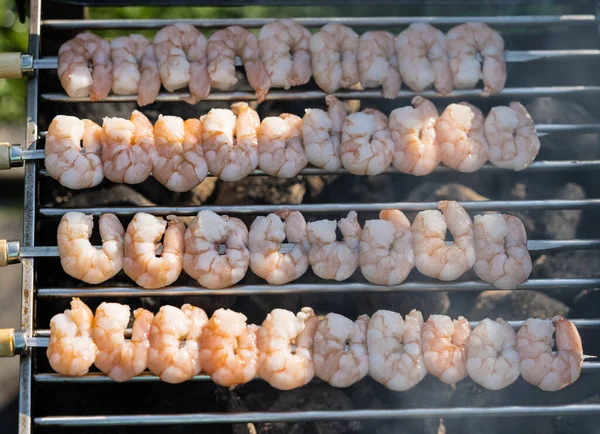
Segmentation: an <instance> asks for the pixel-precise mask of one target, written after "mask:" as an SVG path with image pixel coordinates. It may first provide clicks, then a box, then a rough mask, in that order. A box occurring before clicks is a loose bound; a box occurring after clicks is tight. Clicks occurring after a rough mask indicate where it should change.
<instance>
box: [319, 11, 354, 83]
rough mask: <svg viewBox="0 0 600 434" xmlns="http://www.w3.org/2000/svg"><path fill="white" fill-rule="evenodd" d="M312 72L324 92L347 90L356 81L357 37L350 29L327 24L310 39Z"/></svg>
mask: <svg viewBox="0 0 600 434" xmlns="http://www.w3.org/2000/svg"><path fill="white" fill-rule="evenodd" d="M310 52H311V54H312V72H313V77H314V78H315V81H316V82H317V84H318V85H319V87H320V88H321V89H323V90H324V91H325V92H327V93H333V92H335V91H336V90H338V89H339V88H340V87H343V88H349V87H351V86H353V85H355V84H356V83H358V82H359V81H360V78H359V74H358V35H357V34H356V32H355V31H354V30H352V29H351V28H350V27H346V26H344V25H341V24H335V23H332V24H327V25H325V26H323V27H322V28H321V30H319V31H318V32H317V33H314V34H313V35H312V36H311V37H310Z"/></svg>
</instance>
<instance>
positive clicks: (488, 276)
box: [474, 213, 532, 289]
mask: <svg viewBox="0 0 600 434" xmlns="http://www.w3.org/2000/svg"><path fill="white" fill-rule="evenodd" d="M475 256H476V258H477V260H476V261H475V268H474V269H475V273H476V274H477V276H479V278H480V279H482V280H484V281H486V282H488V283H491V284H492V285H494V286H495V287H496V288H498V289H515V288H516V287H517V286H518V285H519V284H521V283H523V282H525V281H526V280H527V278H528V277H529V275H530V274H531V270H532V264H531V256H530V255H529V251H528V250H527V233H526V232H525V227H524V226H523V223H522V222H521V220H519V218H518V217H514V216H510V215H506V214H498V213H494V214H485V215H478V216H475Z"/></svg>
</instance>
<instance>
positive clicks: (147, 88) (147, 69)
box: [137, 44, 161, 107]
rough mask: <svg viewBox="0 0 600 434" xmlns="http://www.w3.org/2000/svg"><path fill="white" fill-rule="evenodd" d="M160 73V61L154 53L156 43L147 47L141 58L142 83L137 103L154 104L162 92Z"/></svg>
mask: <svg viewBox="0 0 600 434" xmlns="http://www.w3.org/2000/svg"><path fill="white" fill-rule="evenodd" d="M160 86H161V82H160V74H159V72H158V62H157V61H156V56H155V54H154V44H150V45H148V46H147V47H146V50H145V51H144V54H143V56H142V58H141V59H140V84H139V86H138V98H137V103H138V105H139V106H141V107H143V106H145V105H148V104H152V103H153V102H154V101H155V100H156V97H157V96H158V93H159V92H160Z"/></svg>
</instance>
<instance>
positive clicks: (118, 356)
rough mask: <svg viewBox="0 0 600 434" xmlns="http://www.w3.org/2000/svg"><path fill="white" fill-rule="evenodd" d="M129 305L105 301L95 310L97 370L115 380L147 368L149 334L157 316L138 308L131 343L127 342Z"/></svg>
mask: <svg viewBox="0 0 600 434" xmlns="http://www.w3.org/2000/svg"><path fill="white" fill-rule="evenodd" d="M129 312H130V309H129V306H127V305H125V304H119V303H106V302H103V303H101V304H100V306H98V308H97V309H96V317H95V323H94V331H93V334H94V342H95V343H96V345H97V346H98V356H97V357H96V362H95V363H96V367H97V368H98V369H100V370H101V371H102V372H104V373H105V374H107V375H108V376H109V377H110V378H112V379H113V380H115V381H119V382H121V381H127V380H130V379H131V378H133V377H135V376H136V375H139V374H141V373H142V372H144V370H145V369H146V367H147V366H148V348H149V347H150V340H149V337H148V335H149V333H150V326H151V325H152V318H154V314H153V313H152V312H149V311H147V310H146V309H141V308H140V309H136V310H135V312H134V313H133V316H134V318H135V320H134V321H133V327H132V330H131V340H129V339H125V329H126V328H127V324H128V323H129Z"/></svg>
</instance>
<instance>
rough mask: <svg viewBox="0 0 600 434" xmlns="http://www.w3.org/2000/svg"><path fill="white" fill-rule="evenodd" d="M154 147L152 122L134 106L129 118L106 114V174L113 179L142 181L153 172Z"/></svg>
mask: <svg viewBox="0 0 600 434" xmlns="http://www.w3.org/2000/svg"><path fill="white" fill-rule="evenodd" d="M153 150H154V132H153V127H152V123H151V122H150V120H148V118H147V117H146V116H144V115H143V114H142V113H141V112H139V111H137V110H134V111H133V112H132V113H131V118H130V119H129V120H127V119H122V118H104V122H103V123H102V164H103V169H104V176H106V178H107V179H108V180H110V181H112V182H119V183H123V182H125V183H127V184H139V183H140V182H143V181H144V180H146V178H148V176H150V172H152V165H153V163H152V157H151V153H152V152H153Z"/></svg>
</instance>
